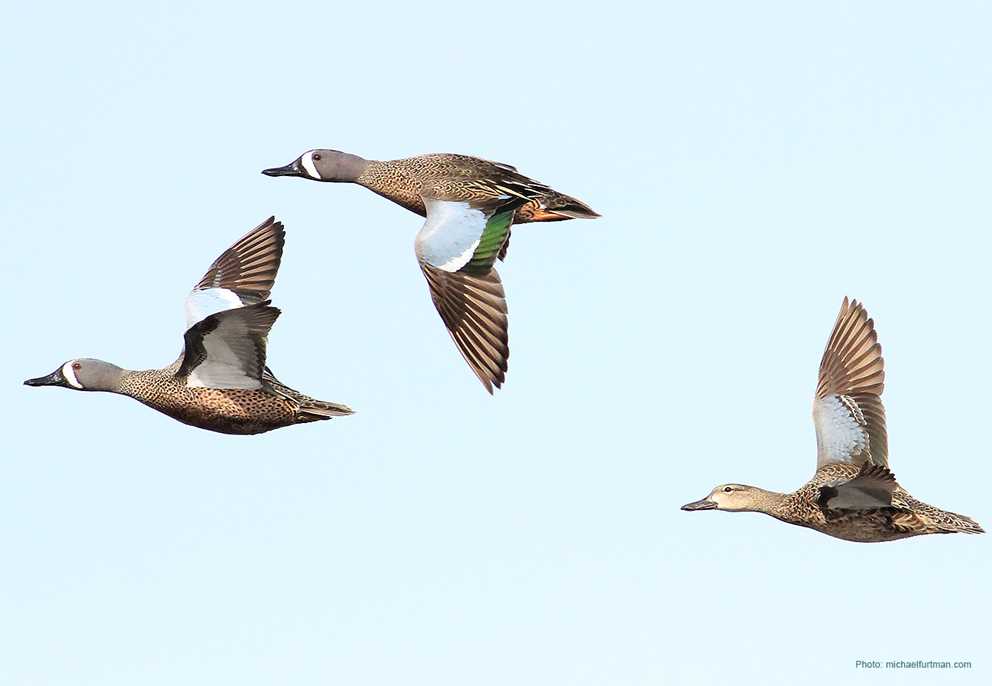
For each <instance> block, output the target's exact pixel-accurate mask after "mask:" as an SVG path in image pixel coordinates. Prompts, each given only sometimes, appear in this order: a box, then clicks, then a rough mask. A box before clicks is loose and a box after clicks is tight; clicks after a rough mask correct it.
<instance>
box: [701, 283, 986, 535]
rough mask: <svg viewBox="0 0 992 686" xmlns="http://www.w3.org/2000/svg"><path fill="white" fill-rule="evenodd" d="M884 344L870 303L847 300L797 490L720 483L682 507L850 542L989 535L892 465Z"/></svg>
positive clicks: (826, 362)
mask: <svg viewBox="0 0 992 686" xmlns="http://www.w3.org/2000/svg"><path fill="white" fill-rule="evenodd" d="M884 380H885V370H884V362H883V360H882V348H881V346H880V345H879V344H878V338H877V336H876V334H875V326H874V323H873V321H872V320H871V319H869V318H868V314H867V312H865V308H864V307H862V306H861V305H860V304H858V302H857V301H855V302H850V303H849V302H848V300H847V298H845V299H844V304H843V305H841V309H840V314H839V315H838V316H837V322H836V323H835V324H834V330H833V333H831V334H830V339H829V341H828V342H827V349H826V351H825V352H824V353H823V359H822V360H821V362H820V377H819V382H818V383H817V387H816V397H815V398H814V400H813V422H814V424H815V426H816V447H817V456H816V473H815V474H814V475H813V478H812V479H810V480H809V481H808V482H807V483H806V484H804V485H803V486H802V487H801V488H800V489H799V490H797V491H795V492H794V493H775V492H772V491H766V490H764V489H761V488H756V487H754V486H745V485H742V484H722V485H720V486H717V487H716V488H714V489H713V490H712V491H711V492H710V494H709V495H708V496H706V497H705V498H703V499H702V500H697V501H695V502H692V503H689V504H687V505H683V506H682V509H683V510H688V511H696V510H725V511H728V512H763V513H765V514H769V515H771V516H772V517H775V518H776V519H779V520H781V521H783V522H786V523H787V524H796V525H798V526H804V527H807V528H810V529H815V530H817V531H820V532H822V533H825V534H828V535H830V536H834V537H836V538H842V539H844V540H848V541H857V542H863V543H871V542H878V541H894V540H897V539H900V538H908V537H910V536H921V535H923V534H950V533H969V534H978V533H984V530H983V529H982V527H981V526H979V525H978V523H977V522H975V521H974V520H972V519H970V518H968V517H965V516H964V515H959V514H955V513H953V512H947V511H945V510H941V509H938V508H936V507H934V506H932V505H928V504H926V503H924V502H922V501H920V500H917V499H916V498H914V497H913V496H911V495H910V494H909V493H907V492H906V491H905V490H904V489H903V488H902V487H901V486H900V485H899V484H898V483H897V482H896V478H895V476H894V475H893V474H892V472H890V471H889V467H888V443H887V438H886V433H885V410H884V408H883V407H882V398H881V395H882V389H883V386H884Z"/></svg>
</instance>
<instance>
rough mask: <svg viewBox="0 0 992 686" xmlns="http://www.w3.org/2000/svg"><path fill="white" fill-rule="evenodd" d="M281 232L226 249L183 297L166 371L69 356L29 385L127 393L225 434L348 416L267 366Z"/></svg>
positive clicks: (272, 230)
mask: <svg viewBox="0 0 992 686" xmlns="http://www.w3.org/2000/svg"><path fill="white" fill-rule="evenodd" d="M284 242H285V232H284V230H283V226H282V224H281V223H279V222H277V221H275V218H274V217H270V218H269V219H268V220H267V221H265V222H263V223H262V224H261V225H259V226H258V227H256V228H255V229H253V230H252V231H251V232H249V233H248V234H247V235H246V236H245V237H244V238H242V239H241V240H240V241H238V242H237V243H235V244H234V245H233V246H231V247H230V248H228V250H226V251H225V252H224V254H222V255H221V256H220V257H219V258H217V260H216V261H215V262H214V263H213V265H211V267H210V269H209V270H208V271H207V273H206V274H205V275H204V276H203V278H202V279H200V282H199V283H198V284H197V285H196V287H195V288H194V289H193V291H192V292H191V293H190V295H189V296H188V297H187V299H186V318H187V330H186V335H185V346H184V350H183V352H182V353H181V354H180V355H179V359H177V360H176V361H175V362H173V363H172V364H171V365H169V366H168V367H165V368H164V369H149V370H142V371H133V370H130V369H121V368H120V367H118V366H116V365H113V364H110V363H108V362H104V361H102V360H93V359H75V360H69V361H68V362H66V363H64V364H62V365H61V366H59V368H58V369H56V370H55V371H54V372H52V373H51V374H49V375H47V376H42V377H39V378H37V379H28V380H27V381H25V382H24V383H25V384H26V385H28V386H62V387H64V388H70V389H73V390H77V391H105V392H108V393H118V394H120V395H126V396H129V397H131V398H134V399H135V400H137V401H139V402H141V403H143V404H145V405H147V406H148V407H151V408H152V409H155V410H158V411H159V412H162V413H163V414H166V415H168V416H170V417H172V418H173V419H178V420H179V421H181V422H183V423H184V424H189V425H190V426H195V427H199V428H201V429H208V430H210V431H217V432H220V433H226V434H257V433H262V432H265V431H271V430H272V429H278V428H280V427H283V426H290V425H292V424H304V423H307V422H314V421H318V420H322V419H329V418H331V417H338V416H341V415H347V414H351V413H352V411H351V409H349V408H348V407H347V406H345V405H339V404H337V403H330V402H325V401H322V400H315V399H314V398H311V397H309V396H306V395H303V394H302V393H299V392H297V391H295V390H293V389H292V388H290V387H288V386H286V385H284V384H282V383H280V382H279V381H278V380H277V379H276V378H275V376H274V375H273V374H272V372H271V371H270V370H269V368H268V367H266V366H265V356H266V339H267V337H268V334H269V329H270V328H271V327H272V324H273V323H274V322H275V320H276V318H277V317H278V316H279V310H278V309H276V308H275V307H272V306H271V305H270V304H269V302H270V301H269V300H268V297H269V292H270V291H271V290H272V285H273V283H274V282H275V278H276V273H277V272H278V271H279V263H280V261H281V259H282V251H283V244H284Z"/></svg>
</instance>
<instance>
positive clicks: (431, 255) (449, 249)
mask: <svg viewBox="0 0 992 686" xmlns="http://www.w3.org/2000/svg"><path fill="white" fill-rule="evenodd" d="M424 206H425V207H426V208H427V221H426V222H424V226H423V228H422V229H420V232H419V233H418V234H417V241H416V251H417V257H419V258H420V259H421V260H423V261H424V262H426V263H427V264H429V265H431V266H432V267H437V268H438V269H443V270H444V271H447V272H456V271H458V270H459V269H461V268H462V267H464V266H465V265H466V264H468V262H469V260H471V259H472V255H473V254H474V253H475V249H476V248H477V247H478V245H479V240H480V239H481V238H482V233H483V232H484V231H485V230H486V221H487V217H486V214H485V213H484V212H483V211H482V210H477V209H475V208H473V207H472V206H471V205H469V204H468V203H467V202H454V201H447V200H436V199H432V198H424Z"/></svg>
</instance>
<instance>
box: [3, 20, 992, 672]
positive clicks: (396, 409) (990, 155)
mask: <svg viewBox="0 0 992 686" xmlns="http://www.w3.org/2000/svg"><path fill="white" fill-rule="evenodd" d="M145 4H146V5H148V7H145V8H142V9H136V8H135V5H134V3H120V4H116V5H107V4H101V3H97V4H95V5H94V4H92V3H84V4H79V3H47V4H38V3H34V4H32V3H16V4H15V5H12V6H11V7H9V8H8V9H7V11H6V12H5V27H6V29H7V30H6V35H5V39H4V44H3V46H2V47H0V51H2V52H3V57H2V60H0V77H2V83H3V84H4V92H5V97H4V107H3V108H2V110H0V129H2V130H3V132H4V133H3V134H2V136H0V144H2V153H3V155H2V157H3V160H4V163H3V164H2V165H0V182H2V186H3V188H4V193H3V198H4V200H3V202H2V204H0V220H2V224H3V227H4V228H3V231H2V232H0V246H2V250H0V270H2V273H3V275H4V277H5V279H6V281H7V283H8V287H9V288H10V290H11V296H12V297H10V298H8V302H7V304H6V309H7V312H6V316H5V320H6V330H7V335H6V336H5V337H4V338H3V340H2V342H0V353H2V355H3V359H4V360H5V362H4V364H3V365H2V374H0V406H2V407H3V408H4V412H5V415H6V416H5V420H6V421H5V425H6V427H7V430H6V434H7V440H6V446H5V449H4V450H3V453H2V458H0V469H2V472H0V522H2V524H0V540H2V542H3V550H4V555H3V558H4V559H3V563H2V564H0V653H2V658H0V683H3V684H15V685H18V686H20V685H21V684H31V685H35V684H43V685H48V684H72V685H74V686H79V685H83V686H90V685H100V686H133V685H134V684H142V686H147V685H163V686H174V685H175V684H204V685H210V686H213V685H216V684H239V686H249V685H255V684H294V685H295V684H348V685H352V684H356V685H357V684H362V685H365V684H370V685H379V684H382V685H388V686H394V685H396V684H426V685H430V686H441V685H447V684H451V685H458V686H462V685H464V684H473V686H487V685H490V684H492V685H498V686H505V685H506V684H521V685H530V684H534V685H540V686H546V685H547V684H590V685H592V684H606V683H609V684H632V685H638V686H639V685H645V686H648V685H658V684H677V683H692V684H694V686H704V685H707V684H720V683H727V682H728V681H730V680H734V681H735V682H736V683H747V684H791V683H795V682H796V681H797V679H798V680H799V681H802V682H805V683H810V684H828V683H829V684H836V683H873V682H884V683H890V684H896V683H899V684H903V683H919V684H924V683H925V684H933V683H977V682H980V681H987V680H988V678H989V675H990V673H992V667H990V665H989V663H988V658H987V657H986V656H987V654H988V651H987V649H988V644H987V636H988V629H987V617H988V615H989V612H990V611H992V599H990V593H989V590H988V586H987V580H988V578H989V575H990V571H992V569H990V568H992V549H990V547H989V546H990V541H989V539H988V538H987V537H965V536H946V537H937V536H931V537H924V538H919V539H912V540H908V541H902V542H897V543H890V544H884V545H858V544H853V543H846V542H843V541H838V540H834V539H831V538H828V537H826V536H822V535H818V534H815V533H813V532H811V531H806V530H803V529H800V528H796V527H789V526H785V525H783V524H780V523H778V522H775V521H774V520H772V519H770V518H766V517H762V516H759V515H744V514H741V515H726V514H722V513H699V514H688V513H683V512H680V511H679V509H678V508H679V505H681V504H682V503H684V502H687V501H689V500H695V499H697V498H699V497H702V496H703V495H705V494H706V493H707V492H708V491H709V489H710V488H711V487H712V486H713V485H714V484H716V483H719V482H723V481H743V482H746V483H753V484H756V485H761V486H764V487H766V488H771V489H776V490H789V489H792V488H794V487H796V486H798V485H799V484H801V483H802V482H803V481H804V480H805V479H807V478H808V477H809V476H810V475H811V474H812V470H813V467H814V461H815V459H814V456H815V443H814V436H813V428H812V422H811V420H810V401H811V398H812V392H813V388H814V385H815V379H816V366H817V363H818V362H819V359H820V354H821V351H822V348H823V345H824V343H825V341H826V338H827V335H828V333H829V329H830V326H831V325H832V323H833V320H834V317H835V315H836V312H837V309H838V307H839V305H840V302H841V300H842V298H843V296H844V295H850V296H853V297H857V298H859V299H862V300H863V301H864V302H865V303H866V305H867V306H868V308H869V312H870V313H871V314H872V315H873V316H874V318H875V320H876V323H877V326H878V330H879V333H880V338H881V342H882V345H883V347H884V350H885V355H886V362H887V372H888V378H887V385H886V394H885V402H886V407H887V410H888V417H889V422H888V427H889V436H890V448H891V462H892V467H893V470H894V471H895V473H896V475H897V476H898V477H899V479H900V481H901V482H902V483H903V484H904V485H905V486H906V487H907V488H909V489H910V490H911V491H912V492H913V493H914V494H915V495H917V496H918V497H920V498H922V499H924V500H927V501H930V502H932V503H934V504H936V505H939V506H942V507H944V508H947V509H950V510H954V511H959V512H963V513H965V514H969V515H972V516H974V517H975V518H976V519H978V520H979V521H980V522H982V523H983V524H985V525H986V526H989V525H990V524H992V508H990V507H989V495H988V487H989V483H990V479H992V467H990V460H989V448H988V445H987V434H986V433H985V428H986V427H987V423H988V420H987V415H988V411H989V409H988V391H987V389H988V386H989V380H990V379H989V377H990V368H989V363H988V349H989V344H990V337H992V326H990V311H989V307H988V298H989V288H990V284H989V253H990V247H992V245H990V241H989V230H990V224H992V222H990V213H992V212H990V205H989V179H990V172H992V170H990V162H989V160H990V159H992V127H990V122H992V43H990V41H989V33H988V31H989V26H990V25H992V11H990V10H989V9H987V8H986V7H985V6H983V4H982V3H967V2H961V3H953V4H950V3H907V2H877V3H870V6H867V5H869V3H862V2H850V3H829V4H828V5H824V6H823V7H821V8H818V9H814V8H811V7H810V6H809V5H808V4H804V5H805V6H804V7H800V6H798V4H797V3H792V2H782V3H729V2H728V3H660V4H657V6H652V7H649V6H648V3H626V2H609V3H599V4H598V5H596V7H595V8H594V9H583V8H581V7H578V6H577V5H576V4H574V3H557V4H552V3H545V4H541V3H534V2H526V3H515V2H502V3H499V4H497V5H479V4H472V3H448V4H440V5H430V4H427V3H416V4H409V5H406V6H404V7H402V8H387V7H385V6H382V5H380V4H379V3H354V4H351V5H350V6H342V5H341V3H331V2H321V3H313V4H308V5H294V6H293V7H292V8H287V7H286V4H287V3H271V2H268V3H258V4H256V5H249V4H248V3H232V4H230V5H228V6H226V7H217V8H215V9H207V8H204V7H202V6H200V5H202V4H203V3H176V2H168V3H166V2H159V3H154V4H153V3H145ZM310 147H332V148H338V149H342V150H346V151H350V152H355V153H358V154H361V155H364V156H367V157H373V158H380V159H382V158H394V157H402V156H407V155H413V154H418V153H425V152H437V151H456V152H463V153H469V154H476V155H479V156H482V157H487V158H492V159H496V160H500V161H505V162H509V163H512V164H516V165H517V166H519V168H520V169H521V171H523V172H524V173H526V174H529V175H531V176H533V177H535V178H537V179H539V180H541V181H544V182H546V183H549V184H552V185H553V186H555V187H556V188H558V189H560V190H562V191H564V192H566V193H570V194H574V195H576V196H577V197H579V198H581V199H583V200H585V201H586V202H588V203H589V204H590V205H591V206H592V207H594V208H595V209H596V210H598V211H600V212H601V213H602V214H603V218H602V219H600V220H597V221H594V222H591V221H572V222H568V223H560V224H549V225H543V226H540V225H531V226H524V227H520V228H519V229H518V230H516V231H515V232H514V236H513V244H512V247H511V250H510V255H509V261H508V262H507V263H506V264H505V265H503V266H501V267H500V271H501V274H502V276H503V280H504V283H505V284H506V288H507V294H508V301H509V307H510V314H511V328H510V341H511V349H512V355H511V358H510V372H509V375H508V377H507V383H506V386H505V388H504V390H502V391H500V392H498V394H497V395H496V396H495V397H489V396H488V395H486V393H485V392H484V391H483V389H482V388H481V386H480V385H479V383H478V381H477V380H476V379H475V378H474V376H473V375H472V374H471V372H470V371H469V369H468V368H467V367H466V366H465V365H464V363H463V362H462V360H461V359H460V357H459V356H458V354H457V352H456V350H455V349H454V347H453V345H452V344H451V342H450V340H449V339H448V336H447V334H446V333H445V331H444V328H443V326H442V325H441V322H440V320H439V318H438V317H437V315H436V313H435V312H434V310H433V308H432V306H431V304H430V299H429V296H428V293H427V289H426V285H425V283H424V280H423V277H422V276H421V275H420V273H419V270H418V269H417V267H416V262H415V260H414V256H413V237H414V234H415V233H416V231H417V230H418V228H419V227H420V220H419V219H418V218H417V217H416V216H414V215H412V214H409V213H407V212H406V211H404V210H402V209H401V208H399V207H397V206H394V205H391V204H390V203H388V202H386V201H384V200H382V199H380V198H377V197H376V196H374V195H372V194H371V193H369V192H367V191H364V190H362V189H360V188H357V187H353V186H336V185H321V184H316V183H311V182H304V181H299V180H287V179H270V178H265V177H263V176H262V175H260V174H259V171H260V170H261V169H262V168H263V167H267V166H272V165H280V164H285V163H286V162H289V161H290V160H292V159H293V158H294V157H295V156H296V155H297V154H299V153H300V152H302V151H303V150H305V149H307V148H310ZM270 214H276V215H277V216H278V217H279V218H280V219H282V220H283V221H284V222H285V224H286V228H287V234H288V239H287V247H286V256H285V259H284V261H283V267H282V271H281V274H280V277H279V281H278V282H277V284H276V288H275V291H274V293H273V298H274V302H275V304H276V305H278V306H279V307H280V308H282V309H283V311H284V314H283V316H282V318H281V319H280V320H279V322H278V323H277V324H276V326H275V328H274V330H273V334H272V336H271V338H270V347H269V362H270V364H271V366H272V367H273V369H274V370H275V372H276V373H277V374H278V375H279V376H280V378H282V379H283V380H284V381H286V382H288V383H290V384H292V385H295V386H297V387H299V388H300V389H301V390H303V391H305V392H307V393H310V394H312V395H315V396H317V397H320V398H325V399H328V400H334V401H339V402H345V403H348V404H350V405H351V406H353V407H354V408H355V409H356V410H357V412H358V413H357V414H356V415H355V416H353V417H348V418H343V419H339V420H334V421H331V422H325V423H320V424H312V425H308V426H301V427H293V428H289V429H283V430H280V431H275V432H273V433H269V434H265V435H262V436H256V437H249V438H243V437H231V436H224V435H220V434H212V433H209V432H206V431H198V430H195V429H191V428H189V427H186V426H184V425H182V424H179V423H177V422H174V421H171V420H169V419H167V418H166V417H164V416H162V415H159V414H157V413H155V412H153V411H151V410H148V409H147V408H144V407H142V406H141V405H139V404H137V403H135V402H133V401H130V400H128V399H125V398H119V397H114V396H111V395H104V394H81V393H70V392H68V391H63V390H55V389H41V390H37V389H29V388H25V387H23V386H21V385H20V383H21V381H22V380H23V379H25V378H27V377H29V376H36V375H39V374H42V373H48V372H50V371H52V370H53V369H54V368H55V367H56V366H57V365H58V364H60V363H62V362H63V361H65V360H66V359H69V358H71V357H81V356H98V357H101V358H103V359H106V360H110V361H113V362H116V363H118V364H121V365H123V366H128V367H135V368H145V367H155V366H162V365H165V364H168V363H169V362H171V361H172V360H173V359H174V357H175V355H176V353H177V351H178V349H179V346H180V344H181V340H182V333H183V331H182V328H183V311H182V303H183V298H184V297H185V295H186V293H187V291H188V290H189V288H190V287H191V286H192V285H193V284H194V283H195V281H196V280H197V279H198V278H199V277H200V276H201V274H202V273H203V271H204V270H205V269H206V268H207V266H208V265H209V264H210V262H211V261H212V260H213V259H214V257H216V256H217V255H218V254H219V253H220V252H221V251H222V250H223V249H224V248H226V247H227V246H228V245H230V244H231V243H232V242H233V241H234V240H235V239H236V238H238V237H239V236H241V235H242V234H243V233H245V232H246V231H247V230H248V229H250V228H251V227H252V226H254V225H255V224H257V223H258V222H259V221H260V220H262V219H264V218H265V217H267V216H268V215H270ZM859 658H864V659H880V660H886V659H946V660H958V659H966V660H972V661H974V662H975V669H973V670H971V671H969V672H957V673H954V674H950V673H942V674H939V675H935V674H933V673H932V672H929V673H921V672H915V673H914V672H887V673H866V672H863V671H857V670H856V669H855V667H854V663H855V660H857V659H859Z"/></svg>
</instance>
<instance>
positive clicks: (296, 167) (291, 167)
mask: <svg viewBox="0 0 992 686" xmlns="http://www.w3.org/2000/svg"><path fill="white" fill-rule="evenodd" d="M368 163H369V161H368V160H366V159H363V158H361V157H359V156H358V155H351V154H349V153H346V152H341V151H340V150H324V149H318V150H307V151H306V152H305V153H303V154H302V155H300V156H299V157H297V158H296V159H295V160H293V161H292V162H290V163H289V164H287V165H286V166H284V167H272V168H271V169H263V170H262V173H263V174H265V175H266V176H299V177H302V178H304V179H312V180H313V181H338V182H349V181H355V180H356V179H358V177H359V176H361V174H362V172H363V171H365V167H367V166H368Z"/></svg>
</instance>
